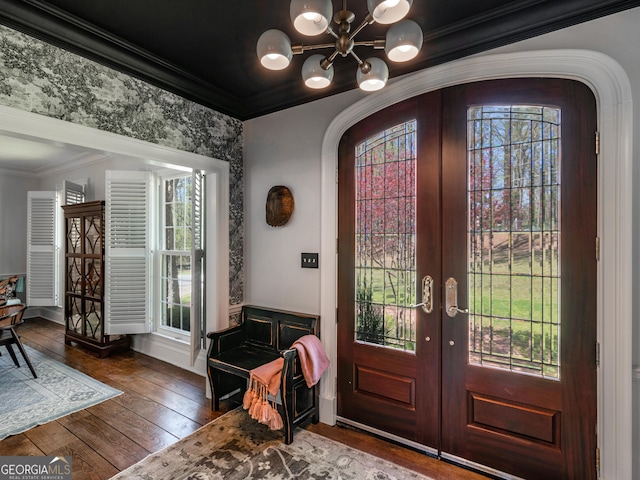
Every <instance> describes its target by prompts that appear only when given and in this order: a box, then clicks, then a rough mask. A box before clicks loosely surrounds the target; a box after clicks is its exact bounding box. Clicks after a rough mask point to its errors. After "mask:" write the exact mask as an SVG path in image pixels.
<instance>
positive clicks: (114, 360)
mask: <svg viewBox="0 0 640 480" xmlns="http://www.w3.org/2000/svg"><path fill="white" fill-rule="evenodd" d="M18 333H19V334H20V336H21V337H22V341H23V342H24V343H25V344H26V345H29V346H30V347H32V348H34V349H36V350H39V351H41V352H42V353H44V354H46V355H48V356H50V357H52V358H54V359H56V360H58V361H60V362H62V363H65V364H67V365H69V366H71V367H73V368H75V369H77V370H80V371H82V372H84V373H86V374H87V375H90V376H92V377H94V378H96V379H98V380H100V381H102V382H104V383H106V384H108V385H111V386H112V387H114V388H117V389H119V390H122V391H123V392H124V393H123V394H122V395H120V396H118V397H115V398H113V399H111V400H107V401H105V402H102V403H100V404H98V405H96V406H93V407H91V408H87V409H85V410H82V411H79V412H77V413H74V414H71V415H67V416H66V417H63V418H61V419H59V420H56V421H52V422H49V423H47V424H45V425H41V426H39V427H35V428H33V429H31V430H28V431H27V432H25V433H22V434H19V435H14V436H11V437H8V438H6V439H4V440H2V441H0V456H21V455H60V456H66V455H70V456H72V457H73V479H74V480H84V479H95V480H99V479H107V478H110V477H112V476H113V475H115V474H116V473H118V472H119V471H121V470H124V469H125V468H127V467H129V466H131V465H133V464H134V463H136V462H138V461H140V460H142V459H143V458H144V457H146V456H147V455H149V454H150V453H153V452H157V451H159V450H161V449H162V448H164V447H166V446H168V445H170V444H172V443H174V442H176V441H177V440H178V439H180V438H182V437H185V436H187V435H189V434H190V433H191V432H193V431H194V430H196V429H198V428H200V427H201V426H202V425H204V424H206V423H208V422H210V421H211V420H213V419H215V418H216V417H218V416H220V415H222V414H223V413H224V412H226V411H228V410H229V409H230V408H235V406H236V405H234V404H231V402H223V405H222V406H221V408H222V412H212V411H211V402H210V400H208V399H207V398H206V395H205V382H206V380H205V378H204V377H202V376H199V375H196V374H194V373H191V372H187V371H185V370H182V369H180V368H177V367H175V366H172V365H170V364H168V363H165V362H162V361H160V360H156V359H154V358H151V357H148V356H146V355H142V354H139V353H136V352H126V353H118V354H114V355H113V356H112V357H110V358H105V359H99V358H97V356H96V355H94V354H93V353H91V352H89V351H87V350H85V349H82V348H80V347H77V346H75V345H74V346H66V345H65V344H64V328H63V326H62V325H58V324H56V323H53V322H49V321H47V320H43V319H28V320H26V322H25V324H24V325H22V326H21V327H20V328H19V332H18ZM307 428H308V429H309V430H311V431H314V432H316V433H319V434H321V435H325V436H327V437H329V438H332V439H334V440H337V441H339V442H343V443H346V444H349V445H351V446H353V447H355V448H358V449H360V450H364V451H368V452H370V453H372V454H374V455H377V456H380V457H383V458H386V459H388V460H390V461H392V462H395V463H397V464H400V465H403V466H405V467H407V468H410V469H412V470H415V471H418V472H421V473H423V474H425V475H428V476H431V477H433V478H434V479H436V480H444V479H447V480H448V479H458V480H467V479H468V480H480V479H486V478H487V477H484V476H482V475H478V474H476V473H473V472H470V471H467V470H464V469H460V468H457V467H455V466H452V465H449V464H447V463H445V462H442V461H439V460H436V459H434V458H431V457H429V456H427V455H423V454H420V453H417V452H415V451H412V450H410V449H407V448H404V447H401V446H398V445H395V444H392V443H389V442H386V441H383V440H381V439H378V438H376V437H374V436H371V435H368V434H365V433H362V432H358V431H355V430H352V429H348V428H341V427H330V426H328V425H325V424H321V423H320V424H318V425H309V426H308V427H307Z"/></svg>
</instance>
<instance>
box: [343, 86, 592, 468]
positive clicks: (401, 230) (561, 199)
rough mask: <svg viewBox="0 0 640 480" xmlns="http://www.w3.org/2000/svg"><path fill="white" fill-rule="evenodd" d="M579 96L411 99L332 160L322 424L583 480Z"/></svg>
mask: <svg viewBox="0 0 640 480" xmlns="http://www.w3.org/2000/svg"><path fill="white" fill-rule="evenodd" d="M595 118H596V115H595V101H594V98H593V95H592V94H591V92H590V91H589V90H588V89H587V88H586V87H585V86H584V85H582V84H579V83H577V82H573V81H568V80H550V79H520V80H500V81H491V82H479V83H474V84H468V85H463V86H457V87H451V88H448V89H445V90H442V91H438V92H432V93H429V94H425V95H422V96H419V97H416V98H414V99H411V100H408V101H405V102H403V103H401V104H398V105H395V106H393V107H391V108H389V109H386V110H385V111H383V112H379V113H376V114H375V115H373V116H371V117H370V118H368V119H366V120H364V121H362V122H360V123H359V124H357V125H355V126H354V127H352V128H351V129H350V130H349V131H348V132H346V134H345V135H344V137H343V139H342V141H341V145H340V156H339V201H338V203H339V261H338V265H339V270H338V271H339V278H338V283H339V285H338V286H339V288H338V415H339V417H341V418H343V419H345V420H347V421H351V422H353V423H356V424H361V425H364V426H366V427H368V428H373V429H376V430H379V431H382V432H386V433H388V434H391V435H394V436H398V437H401V438H403V439H406V440H408V441H409V442H414V443H417V444H419V445H423V446H425V447H428V449H431V450H432V451H433V452H435V453H437V454H438V455H442V456H443V457H446V458H450V459H453V460H458V461H464V462H467V461H470V462H473V463H476V464H479V465H485V466H488V467H491V468H493V469H496V470H499V471H502V472H506V473H509V474H512V475H515V476H519V477H522V478H527V479H537V478H540V479H552V478H567V479H569V478H581V479H589V478H596V438H595V422H596V355H595V351H596V314H595V312H596V304H595V298H596V281H595V279H596V247H595V246H596V159H595V131H596V125H595Z"/></svg>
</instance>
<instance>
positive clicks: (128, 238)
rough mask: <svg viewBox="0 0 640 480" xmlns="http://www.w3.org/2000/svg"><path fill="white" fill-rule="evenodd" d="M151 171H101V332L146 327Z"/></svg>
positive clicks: (125, 331) (144, 329) (117, 332)
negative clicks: (103, 201) (103, 203)
mask: <svg viewBox="0 0 640 480" xmlns="http://www.w3.org/2000/svg"><path fill="white" fill-rule="evenodd" d="M150 189H151V174H150V173H149V172H136V171H115V170H112V171H107V172H106V186H105V192H106V207H105V285H106V286H105V333H107V334H108V335H122V334H134V333H149V332H150V331H151V321H150V313H149V312H150V309H149V301H150V296H149V289H150V278H149V274H150V238H149V237H150V226H149V220H150V214H149V212H150Z"/></svg>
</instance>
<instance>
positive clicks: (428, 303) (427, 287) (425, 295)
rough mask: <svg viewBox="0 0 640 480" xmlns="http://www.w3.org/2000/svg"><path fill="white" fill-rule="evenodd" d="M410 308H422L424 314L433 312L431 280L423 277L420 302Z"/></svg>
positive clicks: (428, 276) (429, 276) (427, 276)
mask: <svg viewBox="0 0 640 480" xmlns="http://www.w3.org/2000/svg"><path fill="white" fill-rule="evenodd" d="M409 307H410V308H418V307H422V310H423V311H424V313H431V312H433V278H432V277H431V275H425V277H424V278H423V279H422V302H420V303H415V304H413V303H412V304H411V305H409Z"/></svg>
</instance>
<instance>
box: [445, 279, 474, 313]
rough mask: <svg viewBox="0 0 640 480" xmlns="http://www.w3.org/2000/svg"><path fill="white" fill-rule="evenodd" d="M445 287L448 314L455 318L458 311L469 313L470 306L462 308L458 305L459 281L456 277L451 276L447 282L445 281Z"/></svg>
mask: <svg viewBox="0 0 640 480" xmlns="http://www.w3.org/2000/svg"><path fill="white" fill-rule="evenodd" d="M445 289H446V303H447V305H446V309H447V315H449V316H450V317H451V318H453V317H455V316H456V315H457V314H458V313H469V309H468V308H460V307H459V306H458V282H457V281H456V279H455V278H453V277H449V278H448V279H447V282H446V283H445Z"/></svg>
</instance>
